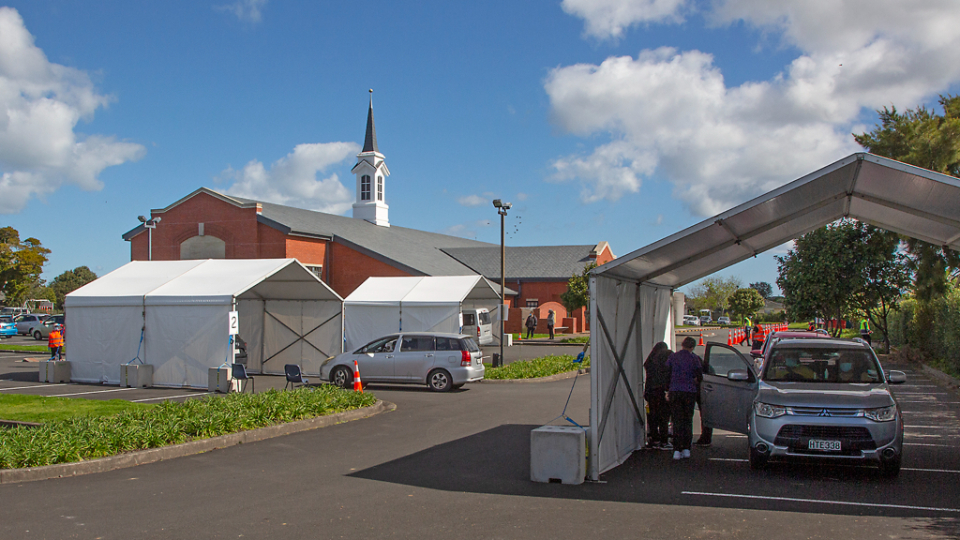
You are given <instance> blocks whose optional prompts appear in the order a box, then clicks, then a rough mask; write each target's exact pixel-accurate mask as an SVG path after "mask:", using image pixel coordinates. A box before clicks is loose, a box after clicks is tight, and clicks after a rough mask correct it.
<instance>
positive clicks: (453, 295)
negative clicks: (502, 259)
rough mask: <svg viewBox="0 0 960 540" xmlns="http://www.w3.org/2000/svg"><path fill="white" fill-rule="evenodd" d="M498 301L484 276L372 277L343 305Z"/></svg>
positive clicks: (495, 293) (497, 295)
mask: <svg viewBox="0 0 960 540" xmlns="http://www.w3.org/2000/svg"><path fill="white" fill-rule="evenodd" d="M499 299H500V294H499V293H498V292H497V291H496V290H495V289H494V286H493V284H492V283H491V282H490V281H489V280H487V279H486V278H484V277H483V276H426V277H369V278H367V280H366V281H364V282H363V283H362V284H361V285H360V286H359V287H357V289H356V290H354V291H353V292H352V293H350V296H347V298H346V299H345V300H344V303H345V304H371V305H372V304H376V305H397V304H400V303H401V302H403V303H405V304H440V303H450V302H463V301H464V300H493V301H499Z"/></svg>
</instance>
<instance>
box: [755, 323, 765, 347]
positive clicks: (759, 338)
mask: <svg viewBox="0 0 960 540" xmlns="http://www.w3.org/2000/svg"><path fill="white" fill-rule="evenodd" d="M752 337H753V347H752V348H753V349H762V348H763V340H764V338H765V337H766V336H764V332H763V325H762V324H760V323H757V324H756V326H754V327H753V336H752Z"/></svg>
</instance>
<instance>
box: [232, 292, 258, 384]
mask: <svg viewBox="0 0 960 540" xmlns="http://www.w3.org/2000/svg"><path fill="white" fill-rule="evenodd" d="M264 303H265V300H259V299H257V300H238V301H237V315H238V316H239V319H240V334H239V335H240V338H241V339H243V341H244V342H245V343H246V349H247V362H246V365H247V370H248V371H250V372H253V373H261V369H262V364H263V322H264V321H263V318H264V314H263V305H264Z"/></svg>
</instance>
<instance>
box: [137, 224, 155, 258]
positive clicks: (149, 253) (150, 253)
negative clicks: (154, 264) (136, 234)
mask: <svg viewBox="0 0 960 540" xmlns="http://www.w3.org/2000/svg"><path fill="white" fill-rule="evenodd" d="M137 219H139V220H140V223H143V226H144V227H145V228H146V229H147V260H148V261H152V260H153V230H154V229H156V228H157V223H160V218H159V217H152V218H150V219H147V218H145V217H143V216H137Z"/></svg>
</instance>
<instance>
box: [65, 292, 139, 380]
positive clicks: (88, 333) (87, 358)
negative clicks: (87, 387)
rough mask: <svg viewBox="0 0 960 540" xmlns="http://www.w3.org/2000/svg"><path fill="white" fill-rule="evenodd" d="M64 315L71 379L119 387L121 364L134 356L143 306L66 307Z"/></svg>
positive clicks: (135, 354) (137, 344) (137, 343)
mask: <svg viewBox="0 0 960 540" xmlns="http://www.w3.org/2000/svg"><path fill="white" fill-rule="evenodd" d="M66 314H67V319H66V320H68V321H69V322H70V325H69V327H68V328H67V339H69V340H70V345H69V351H70V357H69V360H70V377H71V379H72V380H74V381H76V382H84V383H109V384H119V383H120V367H119V366H120V364H124V363H126V362H129V361H130V360H133V359H134V357H136V356H137V348H138V346H140V331H141V329H142V328H143V306H115V307H92V306H90V307H88V306H78V307H69V306H68V307H67V308H66ZM74 336H75V337H74ZM144 345H146V344H144ZM140 358H141V359H145V358H146V349H145V347H141V350H140ZM144 362H146V360H144Z"/></svg>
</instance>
